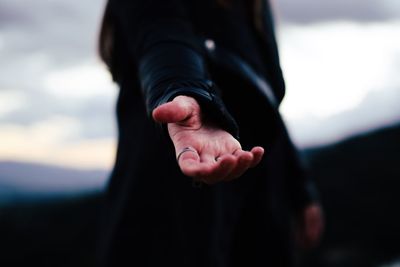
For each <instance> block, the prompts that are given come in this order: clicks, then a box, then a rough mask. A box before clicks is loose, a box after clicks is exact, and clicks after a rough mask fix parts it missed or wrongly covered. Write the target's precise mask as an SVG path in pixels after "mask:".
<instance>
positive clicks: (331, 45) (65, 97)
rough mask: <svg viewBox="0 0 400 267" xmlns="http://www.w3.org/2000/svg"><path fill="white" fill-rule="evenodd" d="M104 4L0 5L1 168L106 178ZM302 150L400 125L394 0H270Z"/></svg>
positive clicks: (44, 0)
mask: <svg viewBox="0 0 400 267" xmlns="http://www.w3.org/2000/svg"><path fill="white" fill-rule="evenodd" d="M104 3H105V2H104V1H103V0H102V1H100V0H85V1H78V2H77V1H68V0H35V1H27V0H0V160H18V161H33V162H42V163H51V164H58V165H65V166H73V167H79V168H106V169H109V168H110V167H111V166H112V164H113V161H114V154H115V146H116V126H115V117H114V105H115V101H116V95H117V92H118V90H117V88H116V86H115V85H114V84H113V83H112V81H111V78H110V75H109V74H108V72H107V70H106V68H105V67H104V65H103V64H101V62H100V60H99V59H98V58H97V55H96V41H97V40H96V38H97V34H98V30H99V22H100V18H101V14H102V11H103V8H104ZM274 4H275V14H276V19H277V35H278V36H277V37H278V42H279V48H280V54H281V62H282V67H283V70H284V74H285V78H286V82H287V95H286V98H285V100H284V102H283V104H282V106H281V111H282V113H283V115H284V118H285V120H286V122H287V124H288V127H289V130H290V133H291V135H292V137H293V138H294V141H295V143H296V144H297V145H298V146H300V147H305V146H309V145H313V144H324V143H329V142H333V141H336V140H340V139H341V138H344V137H346V136H348V135H350V134H353V133H355V132H359V131H364V130H367V129H370V128H374V127H380V126H385V125H388V124H391V123H394V122H399V121H400V105H399V100H400V75H399V71H400V1H399V0H351V1H349V0H336V1H330V0H296V1H294V0H275V1H274Z"/></svg>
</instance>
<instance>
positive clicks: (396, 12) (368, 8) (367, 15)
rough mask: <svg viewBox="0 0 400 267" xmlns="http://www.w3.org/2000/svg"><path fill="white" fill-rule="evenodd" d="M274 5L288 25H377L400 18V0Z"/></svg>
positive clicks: (308, 0)
mask: <svg viewBox="0 0 400 267" xmlns="http://www.w3.org/2000/svg"><path fill="white" fill-rule="evenodd" d="M274 3H275V5H276V9H277V10H276V12H277V16H278V17H279V19H280V21H281V22H285V23H287V22H289V23H318V22H324V21H325V22H326V21H338V20H346V21H358V22H376V21H385V20H392V19H396V18H398V17H399V16H400V5H399V2H398V1H397V0H351V1H349V0H335V1H331V0H297V1H293V0H278V1H274Z"/></svg>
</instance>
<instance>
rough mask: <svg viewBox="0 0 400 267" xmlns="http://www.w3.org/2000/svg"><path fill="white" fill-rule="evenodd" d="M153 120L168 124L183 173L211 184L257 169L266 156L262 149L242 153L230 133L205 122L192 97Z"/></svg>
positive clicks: (157, 113)
mask: <svg viewBox="0 0 400 267" xmlns="http://www.w3.org/2000/svg"><path fill="white" fill-rule="evenodd" d="M153 118H154V120H155V121H158V122H161V123H168V132H169V136H170V138H171V140H172V142H173V144H174V146H175V153H176V155H177V159H178V164H179V167H180V169H181V170H182V172H183V173H184V174H185V175H187V176H190V177H193V178H195V179H196V180H200V181H203V182H205V183H208V184H213V183H216V182H219V181H229V180H231V179H234V178H237V177H239V176H241V175H242V174H243V173H244V172H245V171H246V170H247V169H248V168H251V167H254V166H256V165H257V164H258V163H259V162H260V160H261V158H262V156H263V154H264V149H263V148H262V147H254V148H253V149H251V151H244V150H242V148H241V145H240V143H239V142H238V141H237V140H236V139H235V138H234V137H233V136H232V135H231V134H230V133H228V132H227V131H225V130H222V129H220V128H218V127H217V126H216V125H213V124H211V123H208V122H204V121H203V120H202V116H201V110H200V106H199V104H198V103H197V101H196V100H195V99H194V98H192V97H188V96H177V97H175V98H174V100H173V101H171V102H168V103H165V104H163V105H161V106H159V107H157V108H156V109H155V110H154V111H153Z"/></svg>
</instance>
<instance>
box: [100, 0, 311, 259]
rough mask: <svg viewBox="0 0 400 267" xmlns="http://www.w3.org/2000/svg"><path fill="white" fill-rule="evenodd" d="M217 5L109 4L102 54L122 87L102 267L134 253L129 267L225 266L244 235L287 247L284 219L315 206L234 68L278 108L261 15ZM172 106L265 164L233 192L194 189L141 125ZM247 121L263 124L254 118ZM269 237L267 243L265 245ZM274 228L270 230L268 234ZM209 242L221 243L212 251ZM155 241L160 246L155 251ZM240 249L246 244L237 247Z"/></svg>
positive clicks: (165, 0)
mask: <svg viewBox="0 0 400 267" xmlns="http://www.w3.org/2000/svg"><path fill="white" fill-rule="evenodd" d="M221 2H222V1H221ZM224 2H230V4H227V5H220V4H217V1H214V0H110V1H109V2H108V5H107V9H106V12H105V19H104V24H103V30H102V41H101V43H102V45H101V50H102V55H103V58H104V59H105V61H106V62H107V64H108V66H109V68H110V70H111V73H112V74H113V77H114V80H115V81H116V82H117V83H118V84H119V86H120V95H119V99H118V104H117V115H118V125H119V145H118V151H117V158H116V163H115V166H114V170H113V174H112V177H111V180H110V184H109V200H110V201H109V202H108V204H107V205H108V207H109V214H108V216H106V217H107V219H106V223H105V225H107V226H106V228H107V229H108V231H107V233H108V234H106V236H107V237H106V238H105V240H106V241H105V242H106V245H105V247H106V251H107V252H106V254H107V255H108V258H109V259H112V260H110V262H109V263H110V265H111V266H117V265H118V264H117V263H116V262H115V260H116V259H117V258H118V259H122V258H129V251H130V250H129V249H127V248H126V246H128V247H129V246H131V247H135V248H136V249H138V251H140V253H139V254H140V256H139V255H137V259H139V258H140V260H138V261H136V262H140V263H141V264H144V263H145V264H149V263H150V262H151V263H153V264H160V263H161V262H162V260H161V259H157V257H158V256H159V254H163V255H164V253H167V254H168V255H164V256H165V257H166V258H167V259H169V260H171V261H174V264H175V266H234V265H230V264H229V262H230V261H231V260H232V259H230V258H229V256H228V255H230V253H232V251H235V248H234V246H233V245H232V244H233V243H235V244H236V243H237V244H239V243H242V242H239V241H237V242H233V241H232V238H234V237H235V236H239V237H240V236H242V235H243V236H242V237H240V238H239V237H238V238H239V239H240V240H242V239H241V238H244V239H243V240H242V241H243V242H245V241H250V242H253V243H254V244H259V245H261V246H262V244H264V243H265V242H270V241H267V240H275V239H274V238H272V236H274V235H275V234H276V235H277V236H279V237H277V239H280V238H281V239H283V240H289V239H286V238H283V236H287V235H289V232H290V231H289V230H288V229H289V225H290V222H289V221H290V217H291V216H292V215H293V214H294V213H296V212H298V211H300V210H301V209H302V208H303V207H304V206H305V205H307V204H308V203H310V202H311V201H314V200H315V193H314V192H313V189H312V188H313V187H312V184H311V182H310V181H309V180H308V178H307V175H306V174H305V172H304V169H303V167H302V165H301V164H300V162H299V158H298V157H297V154H296V150H295V148H294V146H293V144H292V143H291V141H290V138H289V136H288V134H287V131H286V129H285V126H284V124H283V122H282V120H281V117H280V115H279V111H278V109H277V106H274V103H272V102H271V96H270V97H268V94H265V92H264V93H263V92H262V90H261V89H260V86H258V84H259V83H257V82H253V83H252V82H251V80H254V79H252V78H251V77H249V75H248V73H247V74H246V73H245V72H246V71H245V70H244V69H243V68H242V67H243V64H244V65H245V69H246V68H247V69H250V72H251V73H252V74H255V75H256V77H258V78H259V79H260V80H262V81H264V82H266V83H267V84H268V87H269V88H270V89H271V90H272V98H273V99H275V101H276V102H277V103H275V104H279V102H280V101H281V100H282V98H283V96H284V81H283V77H282V72H281V69H280V65H279V57H278V51H277V45H276V41H275V35H274V30H273V23H272V16H271V12H270V9H269V5H268V3H267V2H266V1H258V0H254V1H251V0H246V1H244V0H243V1H241V0H232V1H224ZM258 2H260V3H263V4H262V6H261V8H258V9H254V8H253V7H254V6H255V5H256V4H257V3H258ZM207 46H208V49H207ZM215 51H221V53H220V52H218V53H213V52H215ZM227 55H233V57H234V59H238V60H239V65H240V67H232V66H234V65H235V64H233V63H232V60H231V61H229V60H228V61H226V60H225V59H226V57H228V56H227ZM227 62H228V63H227ZM229 62H230V63H232V64H230V63H229ZM240 62H241V63H243V64H241V63H240ZM250 76H251V75H250ZM253 78H254V77H253ZM261 87H262V86H261ZM180 94H183V95H190V96H193V97H195V98H196V99H197V100H198V101H199V102H200V105H201V108H202V111H203V112H205V113H206V116H209V118H210V119H214V120H216V122H217V123H218V124H219V125H220V126H221V127H223V128H225V129H226V130H228V131H229V132H230V133H232V134H233V135H234V136H236V137H237V138H240V141H241V143H242V145H243V146H244V147H245V148H246V146H249V147H251V146H254V145H262V146H264V147H265V148H266V153H267V155H266V156H265V159H264V160H263V162H262V163H261V164H260V166H259V167H257V168H255V169H254V170H252V171H249V172H248V173H247V174H246V175H245V176H244V177H242V178H240V179H238V180H237V181H235V182H232V183H229V184H219V185H216V186H211V187H206V188H203V189H201V190H197V189H193V188H192V187H191V186H190V180H189V179H188V178H187V177H184V176H183V175H182V174H181V173H180V171H179V168H178V167H177V164H176V162H175V158H174V152H173V147H172V145H171V144H170V143H169V142H168V140H167V139H168V138H165V137H160V135H159V133H160V131H159V130H157V127H154V123H153V122H152V121H151V119H150V118H149V114H150V113H151V111H152V110H153V109H154V108H155V107H157V106H158V105H160V104H162V103H164V102H166V101H170V100H171V99H172V98H173V97H174V96H176V95H180ZM255 114H262V115H260V116H259V117H257V118H254V116H255ZM254 121H256V122H257V124H255V123H254ZM193 190H195V191H193ZM170 194H172V195H170ZM247 213H248V214H247ZM244 214H247V215H246V216H244ZM243 216H244V217H243ZM252 216H255V217H254V218H253V217H252ZM160 218H162V219H161V220H162V223H160V222H159V220H160ZM207 218H208V219H207ZM229 218H230V219H229ZM243 218H245V219H243ZM266 218H267V219H266ZM268 218H269V219H268ZM227 220H228V221H229V223H228V221H227ZM260 222H264V223H260ZM230 224H232V227H233V226H235V229H236V230H235V229H233V228H232V229H231V228H230V226H229V225H230ZM249 224H250V225H252V226H251V228H254V229H253V230H254V231H256V232H257V233H256V232H255V233H254V236H253V235H252V234H250V232H249V233H245V232H243V233H242V230H243V229H247V228H248V225H249ZM109 225H112V227H109ZM240 225H242V226H240ZM243 225H246V227H244V226H243ZM268 225H269V226H270V227H269V226H268ZM193 227H197V228H198V227H200V229H191V228H193ZM221 227H222V228H221ZM226 227H227V229H225V228H226ZM268 227H269V228H270V229H269V230H268V231H267V232H266V235H269V237H267V236H265V235H264V234H263V233H264V231H266V230H265V228H268ZM178 228H179V229H178ZM242 228H243V229H242ZM275 228H277V229H278V228H279V229H280V230H279V231H272V230H271V229H275ZM237 229H242V230H240V231H239V230H237ZM149 231H150V233H149ZM154 231H155V233H154ZM235 231H239V232H240V234H238V233H236V234H235V233H234V232H235ZM246 231H247V230H246ZM270 231H272V232H270ZM216 232H218V233H220V235H221V236H220V239H221V240H219V241H218V242H217V241H216V240H214V239H215V236H214V235H215V233H216ZM277 233H280V234H277ZM154 234H155V235H156V236H157V235H158V236H159V237H160V238H162V239H163V240H165V242H167V243H166V244H164V243H163V242H164V241H156V240H158V238H157V237H156V236H154ZM218 235H219V234H218ZM250 237H254V238H252V239H251V240H247V239H248V238H250ZM212 240H214V241H212ZM230 241H232V242H230ZM160 242H161V243H160ZM221 242H222V243H224V242H228V243H229V242H230V243H229V245H227V243H225V245H226V247H229V248H230V249H229V251H228V250H226V251H224V252H221V251H219V250H220V249H221V246H222V243H221ZM271 242H272V241H271ZM285 242H286V241H285ZM285 242H281V243H282V244H283V243H285ZM231 243H232V244H231ZM185 244H186V245H185ZM285 244H286V243H285ZM264 245H265V244H264ZM275 245H276V244H275ZM142 246H144V247H146V249H145V250H144V251H142V249H141V248H142ZM188 246H189V248H188ZM190 246H193V248H190ZM202 246H207V248H206V249H205V248H202ZM273 246H274V244H271V251H273V249H272V247H273ZM282 246H283V245H282ZM277 247H279V246H277ZM178 248H179V249H180V250H182V251H186V253H185V256H182V257H183V258H182V262H181V261H179V262H178V261H177V259H178V258H179V259H180V256H179V255H181V254H180V253H178V252H177V251H176V250H179V249H178ZM188 249H189V251H188ZM152 250H154V251H153V252H154V253H152V252H151V251H152ZM199 250H202V251H203V254H201V253H200V254H199V253H198V251H199ZM216 250H218V251H219V252H218V253H217V252H216ZM282 250H284V249H282ZM239 251H246V249H245V248H240V249H239ZM247 252H248V253H250V254H251V255H252V259H253V260H254V261H255V262H258V261H259V260H260V257H262V255H263V253H262V252H260V253H257V249H254V248H253V247H252V248H251V249H250V248H249V249H248V251H247ZM177 253H178V254H177ZM243 253H244V252H243ZM254 253H257V255H253V254H254ZM117 254H118V256H115V255H117ZM216 254H218V256H216ZM245 254H246V253H244V254H243V255H242V256H243V257H242V256H241V258H240V259H235V260H234V261H235V262H237V264H238V265H237V266H241V265H240V262H241V261H243V262H246V258H247V256H249V255H250V254H246V255H247V256H244V255H245ZM272 254H274V253H272ZM275 254H277V253H275ZM278 254H279V253H278ZM123 255H124V256H123ZM151 255H154V257H155V258H152V256H151ZM149 257H150V258H149ZM271 257H273V255H271ZM217 258H218V259H217ZM281 258H284V257H281ZM167 261H168V260H167ZM216 262H219V263H218V264H217V263H216ZM221 262H224V263H221ZM261 262H262V261H261ZM261 262H260V263H261ZM141 266H148V265H141ZM150 266H153V265H150ZM154 266H156V265H154ZM248 266H255V265H248ZM277 266H278V265H277ZM279 266H284V265H279Z"/></svg>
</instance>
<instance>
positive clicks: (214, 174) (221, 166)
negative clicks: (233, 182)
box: [201, 154, 237, 184]
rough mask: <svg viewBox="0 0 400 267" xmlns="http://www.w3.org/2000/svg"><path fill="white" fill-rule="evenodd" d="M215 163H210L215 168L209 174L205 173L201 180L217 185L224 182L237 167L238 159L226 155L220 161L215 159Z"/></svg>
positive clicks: (219, 158)
mask: <svg viewBox="0 0 400 267" xmlns="http://www.w3.org/2000/svg"><path fill="white" fill-rule="evenodd" d="M213 161H214V162H213V163H211V162H209V164H211V166H213V168H211V169H210V172H209V173H203V176H202V177H201V179H202V180H203V181H205V182H207V183H211V184H214V183H217V182H220V181H223V180H224V179H225V177H226V176H228V175H229V174H230V173H231V172H232V170H233V169H234V168H235V166H236V161H237V159H236V157H235V156H233V155H231V154H226V155H223V156H221V157H218V159H215V158H214V159H213Z"/></svg>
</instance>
